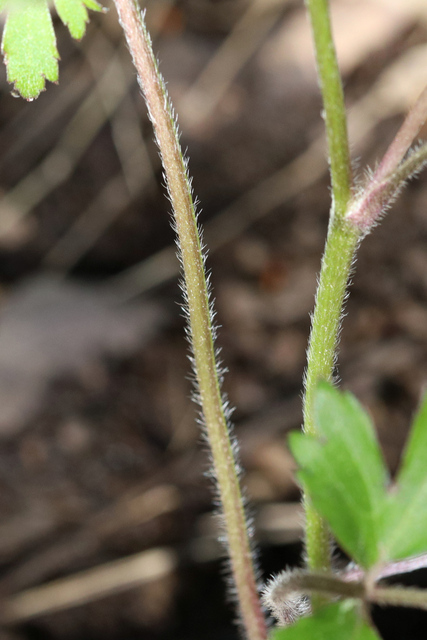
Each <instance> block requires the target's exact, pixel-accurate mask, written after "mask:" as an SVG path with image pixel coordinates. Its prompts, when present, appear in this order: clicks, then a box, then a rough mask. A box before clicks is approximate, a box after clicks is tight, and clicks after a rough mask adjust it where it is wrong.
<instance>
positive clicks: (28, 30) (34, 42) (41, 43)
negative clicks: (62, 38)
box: [2, 0, 59, 100]
mask: <svg viewBox="0 0 427 640" xmlns="http://www.w3.org/2000/svg"><path fill="white" fill-rule="evenodd" d="M7 7H8V9H9V12H8V15H7V18H6V24H5V27H4V31H3V40H2V51H3V53H4V57H5V62H6V67H7V79H8V81H9V82H11V83H13V84H14V85H15V89H16V90H17V91H18V92H19V93H20V94H21V96H22V97H23V98H26V99H27V100H33V99H34V98H37V96H38V95H39V94H40V92H41V91H43V90H44V88H45V80H50V81H51V82H56V81H57V80H58V58H59V54H58V50H57V48H56V39H55V33H54V30H53V25H52V18H51V16H50V12H49V7H48V3H47V0H30V1H28V0H21V1H20V2H16V1H15V2H13V3H8V4H7Z"/></svg>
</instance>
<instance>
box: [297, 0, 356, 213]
mask: <svg viewBox="0 0 427 640" xmlns="http://www.w3.org/2000/svg"><path fill="white" fill-rule="evenodd" d="M306 6H307V10H308V13H309V16H310V21H311V27H312V31H313V40H314V46H315V51H316V61H317V73H318V77H319V82H320V88H321V91H322V98H323V107H324V111H325V124H326V134H327V138H328V147H329V162H330V171H331V182H332V193H333V199H334V211H335V215H336V216H338V217H343V216H344V214H345V212H346V210H347V204H348V201H349V199H350V196H351V186H352V176H351V162H350V152H349V145H348V133H347V118H346V113H345V106H344V93H343V89H342V84H341V76H340V72H339V68H338V62H337V57H336V53H335V47H334V41H333V38H332V30H331V22H330V17H329V2H328V0H306Z"/></svg>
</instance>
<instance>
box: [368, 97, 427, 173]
mask: <svg viewBox="0 0 427 640" xmlns="http://www.w3.org/2000/svg"><path fill="white" fill-rule="evenodd" d="M426 120H427V87H426V88H425V89H424V91H423V92H422V94H421V95H420V97H419V98H418V100H417V101H416V103H415V104H414V106H413V107H412V109H411V110H410V112H409V113H408V115H407V116H406V118H405V121H404V123H403V124H402V126H401V127H400V129H399V131H398V133H397V135H396V137H395V138H394V140H393V142H392V143H391V145H390V146H389V148H388V150H387V151H386V154H385V156H384V157H383V159H382V161H381V162H380V165H379V167H378V169H377V170H376V171H375V174H374V176H373V178H372V181H375V182H377V183H378V182H382V181H383V180H385V178H387V176H389V175H390V174H391V173H393V172H394V171H396V169H397V167H398V165H399V163H400V162H401V161H402V160H403V158H404V157H405V154H406V153H407V151H408V149H409V148H410V146H411V145H412V144H413V142H414V140H415V139H416V138H417V136H418V134H419V132H420V130H421V127H422V126H423V124H424V123H425V121H426Z"/></svg>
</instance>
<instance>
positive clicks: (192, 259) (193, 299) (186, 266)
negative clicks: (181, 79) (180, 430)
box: [114, 0, 267, 640]
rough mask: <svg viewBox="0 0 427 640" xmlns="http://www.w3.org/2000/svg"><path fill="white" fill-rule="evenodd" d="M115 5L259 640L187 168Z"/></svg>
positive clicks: (135, 33) (164, 103)
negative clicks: (157, 169)
mask: <svg viewBox="0 0 427 640" xmlns="http://www.w3.org/2000/svg"><path fill="white" fill-rule="evenodd" d="M114 2H115V5H116V8H117V12H118V14H119V20H120V24H121V25H122V27H123V30H124V32H125V36H126V40H127V43H128V46H129V49H130V52H131V55H132V58H133V62H134V65H135V67H136V70H137V74H138V80H139V83H140V86H141V89H142V91H143V93H144V97H145V100H146V103H147V106H148V111H149V115H150V118H151V121H152V123H153V127H154V131H155V135H156V139H157V143H158V146H159V148H160V153H161V156H162V161H163V167H164V171H165V176H166V182H167V187H168V191H169V197H170V200H171V202H172V207H173V213H174V218H175V225H176V229H177V234H178V242H179V246H180V252H181V261H182V265H183V271H184V279H185V293H186V302H187V310H188V316H189V331H190V337H191V343H192V348H193V355H194V368H195V373H196V378H197V387H198V394H199V396H200V403H201V407H202V413H203V422H204V425H205V428H206V432H207V436H208V440H209V444H210V447H211V451H212V458H213V465H214V473H215V477H216V479H217V482H218V490H219V495H220V499H221V503H222V510H223V514H224V521H225V528H226V534H227V541H228V551H229V556H230V562H231V569H232V574H233V578H234V583H235V590H236V595H237V599H238V603H239V607H240V614H241V619H242V625H243V628H244V630H245V633H246V637H247V638H248V640H265V638H266V637H267V632H266V626H265V621H264V616H263V614H262V610H261V605H260V600H259V595H258V590H257V585H256V579H255V572H254V566H253V560H252V550H251V544H250V540H249V533H248V531H249V529H248V526H247V522H246V517H245V512H244V506H243V501H242V495H241V490H240V485H239V480H238V475H237V465H236V460H235V456H234V453H233V447H232V443H231V441H230V437H229V428H228V424H227V419H226V415H225V410H224V405H223V401H222V397H221V391H220V385H219V377H218V367H217V363H216V358H215V351H214V344H213V342H214V341H213V327H212V310H211V309H210V303H209V295H208V287H207V283H206V277H205V272H204V259H203V255H202V248H201V241H200V237H199V233H198V228H197V220H196V212H195V207H194V203H193V199H192V194H191V186H190V181H189V177H188V172H187V166H186V162H185V160H184V158H183V155H182V151H181V148H180V144H179V137H178V133H177V128H176V125H175V118H174V114H173V110H172V107H171V104H170V102H169V99H168V97H167V93H166V90H165V86H164V82H163V79H162V77H161V75H160V73H159V70H158V67H157V63H156V60H155V57H154V54H153V50H152V47H151V42H150V38H149V35H148V33H147V30H146V27H145V24H144V20H143V16H142V14H141V12H140V10H139V7H138V4H137V2H136V0H114Z"/></svg>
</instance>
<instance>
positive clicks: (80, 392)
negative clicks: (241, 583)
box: [0, 0, 427, 640]
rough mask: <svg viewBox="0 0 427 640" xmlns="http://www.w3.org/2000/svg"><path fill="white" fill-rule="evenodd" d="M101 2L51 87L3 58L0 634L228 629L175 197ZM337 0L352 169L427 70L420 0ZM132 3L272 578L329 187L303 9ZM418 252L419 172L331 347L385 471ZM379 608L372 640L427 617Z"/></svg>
mask: <svg viewBox="0 0 427 640" xmlns="http://www.w3.org/2000/svg"><path fill="white" fill-rule="evenodd" d="M104 4H105V5H106V6H108V7H110V11H109V12H108V13H107V14H106V15H102V14H94V13H92V14H91V23H90V25H89V27H88V32H87V34H86V36H85V38H84V39H83V40H82V42H80V43H79V42H75V41H72V40H71V38H70V37H69V35H68V32H67V30H66V29H65V28H64V27H63V26H62V25H61V24H60V23H59V21H58V20H57V19H56V18H55V22H56V26H57V34H58V46H59V51H60V55H61V61H60V83H59V85H58V86H55V85H50V86H49V87H48V90H47V91H46V92H45V93H43V94H42V95H41V96H40V98H39V99H38V100H37V101H35V102H32V103H26V102H24V101H23V100H22V99H15V98H14V97H13V90H12V87H11V86H10V85H8V84H7V82H6V78H5V70H4V68H3V66H2V67H1V69H0V196H1V199H0V303H1V304H0V407H1V410H0V594H1V598H0V611H1V614H0V618H1V620H2V622H3V625H2V630H1V632H0V638H1V640H26V639H31V640H32V639H38V638H43V639H51V640H73V639H74V638H77V637H78V638H79V639H80V640H81V639H84V640H86V639H87V640H92V639H97V638H100V637H102V638H104V639H105V638H107V639H108V638H110V639H111V640H112V639H115V638H119V637H120V638H121V640H128V639H129V640H130V639H134V638H135V639H136V638H140V639H142V638H143V639H144V640H151V639H158V640H169V639H172V638H173V639H174V640H184V639H185V640H192V639H193V638H194V639H195V638H200V637H203V638H204V639H205V640H209V639H213V638H215V639H219V638H221V639H224V640H226V639H227V638H230V639H232V638H233V639H234V638H236V637H237V631H236V628H235V626H234V625H233V617H234V612H233V606H230V604H227V603H226V598H225V596H224V580H223V577H224V574H226V570H225V565H224V560H223V559H222V555H223V552H222V549H221V547H220V546H219V545H218V543H217V532H218V528H219V525H218V518H217V517H216V516H215V515H214V514H213V513H212V500H211V496H212V490H211V489H212V486H211V481H210V480H209V478H208V477H207V471H208V470H209V457H208V454H207V452H206V446H205V445H204V444H203V442H202V438H201V436H200V434H199V429H198V426H197V425H196V423H195V418H196V414H197V412H196V409H195V408H194V407H193V405H192V404H191V402H190V395H191V383H190V382H189V364H188V359H187V345H186V342H185V339H184V331H183V328H184V321H183V318H182V312H181V310H180V306H179V303H180V300H181V293H180V289H179V282H178V263H177V260H176V257H175V247H174V235H173V232H172V231H171V229H170V224H169V223H170V211H169V209H170V207H169V203H168V201H167V200H166V198H165V196H164V189H163V186H162V183H163V179H162V172H161V167H160V162H159V158H158V152H157V149H156V147H155V145H154V143H153V135H152V130H151V126H150V124H149V122H148V120H147V116H146V110H145V107H144V104H143V101H142V98H141V96H140V94H139V90H138V87H137V84H136V80H135V72H134V70H133V68H132V66H131V64H130V58H129V54H128V51H127V49H126V46H125V45H124V42H123V37H122V34H121V32H120V28H119V26H118V24H117V19H116V13H115V9H114V7H113V6H112V3H110V2H107V0H104ZM331 4H332V10H333V22H334V28H335V31H336V38H337V48H338V55H339V59H340V64H341V69H342V73H343V77H344V84H345V91H346V99H347V104H348V109H349V118H350V137H351V144H352V151H353V157H354V158H355V170H356V171H358V172H359V173H360V176H361V179H362V178H363V167H365V166H366V165H367V164H368V165H370V166H371V167H372V166H374V165H375V161H376V159H378V158H379V157H380V156H381V154H382V153H383V152H384V151H385V149H386V147H387V146H388V144H389V142H390V141H391V140H392V138H393V136H394V134H395V133H396V131H397V129H398V127H399V126H400V123H401V121H402V118H403V114H404V113H405V112H406V111H407V109H408V108H409V106H410V105H411V104H412V103H413V102H414V100H415V99H416V98H417V97H418V95H419V93H420V92H421V91H422V89H423V88H424V86H425V85H426V84H427V72H426V69H427V64H426V62H427V8H426V4H425V1H424V0H405V1H404V2H402V1H401V0H333V1H332V3H331ZM110 5H111V6H110ZM146 7H147V21H148V24H149V28H150V30H151V33H152V35H153V40H154V49H155V51H156V53H157V54H158V56H159V59H160V68H161V71H162V73H163V74H164V76H165V79H166V81H167V84H168V89H169V92H170V94H171V96H172V99H173V102H174V105H175V108H176V111H177V113H178V114H179V123H180V128H181V130H182V144H183V147H184V148H187V149H188V154H189V157H190V172H191V174H192V176H193V178H194V181H193V185H194V190H195V193H196V194H197V196H198V198H199V200H200V203H201V204H200V211H201V213H200V220H201V223H202V224H203V227H204V237H205V242H206V244H207V246H208V247H209V259H208V267H209V269H211V270H212V283H213V290H214V294H215V298H216V309H217V313H218V315H217V321H218V324H219V325H220V326H221V328H220V331H219V346H220V347H221V349H222V358H223V361H224V364H225V365H226V367H227V368H228V369H229V373H228V374H227V376H226V379H225V389H226V391H227V394H228V396H229V399H230V402H231V404H232V406H234V407H236V409H235V413H234V422H235V425H236V433H237V436H238V438H239V440H240V443H241V458H242V463H243V466H244V468H245V470H246V474H245V485H246V487H247V494H248V496H249V498H250V503H251V505H252V506H251V512H252V514H253V516H254V524H255V531H256V539H257V541H258V543H259V556H260V565H261V572H262V575H263V577H264V578H267V577H268V576H269V575H270V574H271V573H274V572H277V571H280V570H281V569H283V568H284V567H285V565H287V564H295V563H298V562H299V554H300V551H301V547H300V543H299V541H300V536H301V525H302V515H301V512H300V508H299V505H298V498H299V492H298V488H297V486H296V484H295V482H294V479H293V470H294V465H293V462H292V459H291V457H290V454H289V452H288V451H287V449H286V434H287V433H288V431H289V430H291V429H298V428H299V426H300V424H301V419H302V418H301V393H302V376H303V370H304V365H305V350H306V345H307V338H308V332H309V314H310V312H311V311H312V308H313V302H314V292H315V286H316V274H317V273H318V270H319V266H320V258H321V253H322V248H323V244H324V239H325V234H326V230H327V223H328V212H329V204H330V195H329V180H328V174H327V161H326V152H325V141H324V137H323V121H322V120H321V117H320V114H321V102H320V97H319V91H318V87H317V82H316V77H315V71H314V60H313V53H312V47H311V42H310V33H309V29H308V25H307V22H306V18H305V15H304V9H303V3H302V1H301V0H177V1H176V2H173V0H156V1H155V2H154V1H149V2H147V4H146ZM424 133H427V131H425V132H424ZM426 249H427V177H426V176H425V175H421V178H420V179H419V180H417V181H415V182H413V183H412V184H411V185H409V187H408V188H407V189H406V190H405V191H404V193H403V195H402V196H401V197H400V198H399V200H398V202H397V203H396V205H395V206H394V207H393V209H392V211H390V213H389V214H388V215H387V218H386V219H385V220H384V222H383V224H382V225H381V226H380V228H378V229H376V230H375V232H374V233H373V234H372V235H371V236H369V237H368V238H367V239H366V240H365V241H364V243H363V246H362V248H361V250H360V252H359V259H358V263H357V271H356V272H355V275H354V278H353V285H352V292H351V297H350V299H349V302H348V305H347V312H348V317H346V318H345V322H344V325H343V331H342V337H341V345H340V356H339V375H340V378H341V380H342V386H343V387H345V388H348V389H350V390H351V391H352V392H354V393H355V394H356V395H357V396H358V398H359V399H360V400H361V401H362V402H363V404H364V405H365V406H366V407H367V408H368V409H369V411H370V413H371V415H372V416H373V418H374V420H375V423H376V425H377V428H378V431H379V435H380V439H381V442H382V445H383V448H384V453H385V456H386V459H387V462H388V464H389V466H390V469H391V472H392V473H393V472H394V471H395V470H396V467H397V465H398V462H399V456H400V452H401V449H402V446H403V443H404V441H405V437H406V433H407V429H408V425H409V422H410V419H411V416H412V414H413V412H414V410H415V409H416V406H417V404H418V402H419V399H420V396H421V394H422V392H423V389H424V387H425V384H426V380H427V250H426ZM410 579H411V580H412V582H411V584H414V583H421V582H422V580H423V576H422V575H418V576H411V577H410ZM417 580H418V582H417ZM423 616H424V617H423ZM375 619H376V621H377V622H378V624H379V625H380V628H381V630H382V633H383V636H384V638H389V639H391V638H395V637H396V638H397V637H398V638H400V639H401V638H402V637H404V638H405V640H411V639H413V640H415V639H418V638H425V628H426V624H427V621H426V617H425V614H416V615H414V614H413V613H412V612H405V613H404V614H402V615H400V616H399V617H396V614H395V613H394V612H393V611H377V612H375Z"/></svg>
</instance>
